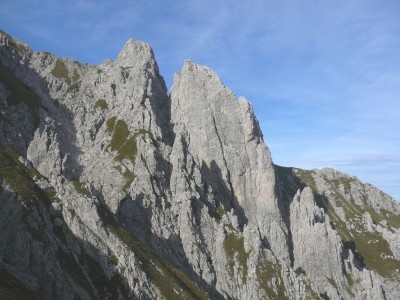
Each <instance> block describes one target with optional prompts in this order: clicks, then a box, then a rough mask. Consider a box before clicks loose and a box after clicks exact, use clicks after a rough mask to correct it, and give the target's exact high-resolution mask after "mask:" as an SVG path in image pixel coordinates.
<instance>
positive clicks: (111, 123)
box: [106, 116, 117, 133]
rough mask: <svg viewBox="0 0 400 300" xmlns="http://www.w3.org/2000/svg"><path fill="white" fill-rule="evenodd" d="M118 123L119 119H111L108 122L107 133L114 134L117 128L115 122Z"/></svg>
mask: <svg viewBox="0 0 400 300" xmlns="http://www.w3.org/2000/svg"><path fill="white" fill-rule="evenodd" d="M116 121H117V117H115V116H114V117H111V118H110V119H108V120H107V122H106V125H107V132H108V133H112V132H113V130H114V127H115V122H116Z"/></svg>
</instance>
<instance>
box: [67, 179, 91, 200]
mask: <svg viewBox="0 0 400 300" xmlns="http://www.w3.org/2000/svg"><path fill="white" fill-rule="evenodd" d="M72 183H73V184H74V187H75V190H76V191H77V192H78V193H79V194H81V195H82V196H85V197H88V198H90V197H92V193H91V192H90V191H89V190H88V189H87V188H86V187H85V184H84V183H83V182H80V181H78V180H76V181H73V182H72Z"/></svg>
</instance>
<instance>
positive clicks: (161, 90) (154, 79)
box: [141, 54, 175, 146]
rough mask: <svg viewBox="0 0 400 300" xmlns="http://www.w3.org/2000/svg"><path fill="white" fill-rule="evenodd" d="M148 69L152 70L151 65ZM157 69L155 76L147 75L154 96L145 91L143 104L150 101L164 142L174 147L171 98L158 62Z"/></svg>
mask: <svg viewBox="0 0 400 300" xmlns="http://www.w3.org/2000/svg"><path fill="white" fill-rule="evenodd" d="M153 55H154V54H153ZM148 64H149V63H148ZM147 67H148V68H150V66H149V65H148V66H147ZM155 67H156V70H155V71H156V74H155V76H153V75H152V74H151V72H148V73H147V76H148V78H147V85H149V84H150V82H151V87H150V90H151V91H153V93H152V95H148V94H147V89H145V90H144V95H143V100H142V103H141V104H144V101H145V100H146V98H147V99H149V102H150V106H151V110H152V112H153V113H154V116H155V121H156V124H157V125H158V127H160V129H161V133H162V142H163V143H165V144H167V145H169V146H172V145H173V143H174V139H175V134H174V132H173V129H172V128H173V126H172V124H171V98H170V97H169V95H168V93H167V87H166V85H165V81H164V78H163V77H162V76H161V75H160V73H159V70H158V66H157V63H156V62H155ZM154 95H155V96H154Z"/></svg>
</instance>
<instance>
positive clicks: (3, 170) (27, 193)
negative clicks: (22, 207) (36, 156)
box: [0, 145, 60, 204]
mask: <svg viewBox="0 0 400 300" xmlns="http://www.w3.org/2000/svg"><path fill="white" fill-rule="evenodd" d="M37 174H39V175H40V173H39V172H38V171H37V170H35V169H32V168H27V167H25V166H24V165H23V164H22V163H21V162H20V161H19V159H18V155H17V154H16V153H15V152H14V151H13V150H12V149H11V148H8V147H4V146H2V145H0V177H1V178H3V179H4V181H5V182H6V183H7V184H8V185H9V186H10V187H11V189H12V190H13V192H14V193H16V194H17V195H18V197H19V198H21V199H22V200H27V199H41V200H43V201H44V202H45V203H46V204H50V203H52V202H58V201H60V200H59V199H58V197H57V194H56V191H55V190H54V189H53V188H50V189H48V190H42V189H41V188H40V187H39V186H38V185H37V184H36V183H35V182H34V180H33V179H32V178H33V177H36V178H44V176H43V175H40V176H38V175H37Z"/></svg>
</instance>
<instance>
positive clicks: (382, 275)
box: [0, 32, 400, 299]
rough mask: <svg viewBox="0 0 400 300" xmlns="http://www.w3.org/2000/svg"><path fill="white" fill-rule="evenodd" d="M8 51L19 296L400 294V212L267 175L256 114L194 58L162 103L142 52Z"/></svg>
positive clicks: (9, 43)
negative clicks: (84, 60)
mask: <svg viewBox="0 0 400 300" xmlns="http://www.w3.org/2000/svg"><path fill="white" fill-rule="evenodd" d="M0 45H1V48H0V59H1V60H0V66H1V70H0V71H1V76H0V82H1V85H0V100H1V102H0V104H1V115H0V128H1V132H0V135H1V140H2V142H1V149H0V150H1V166H0V171H1V172H0V175H1V176H0V178H1V181H0V199H1V200H2V202H3V204H4V205H3V207H2V208H1V216H2V217H1V218H0V222H1V224H0V228H1V229H0V237H1V239H0V240H1V241H2V242H1V243H0V257H1V267H2V268H7V269H8V270H9V271H8V272H9V273H10V274H12V276H15V277H16V278H19V280H21V282H22V283H23V284H24V285H25V287H26V288H28V289H30V290H33V291H35V292H36V293H38V294H40V295H41V296H42V297H43V298H45V299H52V298H58V299H73V298H80V299H96V298H111V299H131V298H133V299H158V298H165V299H179V298H181V299H192V298H193V299H207V298H211V299H231V298H237V299H311V298H315V299H341V298H345V299H396V298H398V297H400V295H399V292H398V291H397V289H396V287H397V284H398V282H399V280H400V279H399V278H400V274H399V272H400V271H399V270H400V248H399V246H398V245H400V222H399V219H400V217H399V216H400V207H399V204H398V203H397V202H395V200H394V199H393V198H391V197H390V196H387V195H386V194H384V193H383V192H381V191H379V190H377V189H376V188H374V187H372V186H370V185H365V184H362V183H361V182H359V181H358V180H357V179H356V178H354V177H349V176H347V175H345V174H342V173H339V172H337V171H334V170H332V169H323V170H311V171H306V170H301V169H296V168H284V167H279V166H276V165H274V164H273V161H272V157H271V153H270V151H269V149H268V147H267V146H266V145H265V143H264V141H263V137H262V132H261V130H260V127H259V125H258V121H257V119H256V117H255V116H254V112H253V109H252V106H251V104H250V103H249V102H248V101H247V100H246V99H245V98H244V97H239V98H237V97H236V95H234V94H233V93H232V92H231V91H230V90H229V89H228V88H226V87H225V86H224V85H223V84H222V82H221V80H220V79H219V77H218V75H217V74H215V72H213V71H212V70H211V69H209V68H207V67H204V66H200V65H196V64H194V63H192V62H190V61H186V62H185V63H184V66H183V68H182V70H181V71H180V72H178V73H176V74H175V77H174V84H173V87H172V89H171V93H170V95H168V94H167V88H166V85H165V82H164V80H163V78H162V76H161V75H160V74H159V70H158V66H157V63H156V61H155V58H154V53H153V51H152V50H151V48H150V47H149V46H148V45H147V44H145V43H142V42H138V41H134V40H128V41H127V43H126V44H125V46H124V47H123V49H122V50H121V52H120V53H119V55H118V57H117V59H116V60H115V61H105V62H103V63H102V64H100V65H99V66H93V65H88V64H81V63H78V62H75V61H73V60H70V59H64V58H58V57H56V56H54V55H52V54H49V53H46V52H35V51H33V50H32V49H30V48H29V47H28V46H27V45H26V44H23V43H20V42H19V41H16V40H15V39H13V38H12V37H10V36H9V35H7V34H5V33H3V32H1V33H0ZM10 224H13V226H10ZM22 241H26V242H22ZM314 245H318V247H315V246H314ZM17 254H18V255H17ZM327 257H329V260H327V259H326V258H327ZM47 270H50V273H49V272H48V271H47ZM14 286H15V285H14ZM2 288H3V286H2ZM11 292H12V290H11Z"/></svg>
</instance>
